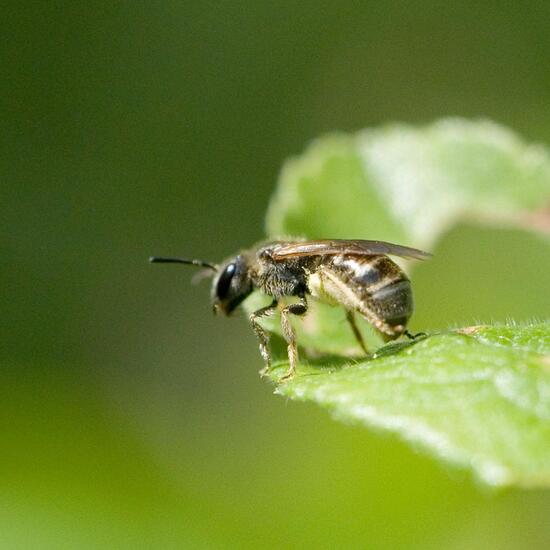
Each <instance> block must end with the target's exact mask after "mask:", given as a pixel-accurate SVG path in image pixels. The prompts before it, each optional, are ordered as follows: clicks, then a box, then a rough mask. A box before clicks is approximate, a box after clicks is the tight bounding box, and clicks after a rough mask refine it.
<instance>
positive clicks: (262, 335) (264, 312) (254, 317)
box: [249, 300, 277, 376]
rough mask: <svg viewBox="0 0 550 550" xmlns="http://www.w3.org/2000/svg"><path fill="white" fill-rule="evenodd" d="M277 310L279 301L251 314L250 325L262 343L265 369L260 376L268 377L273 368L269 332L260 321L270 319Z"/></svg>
mask: <svg viewBox="0 0 550 550" xmlns="http://www.w3.org/2000/svg"><path fill="white" fill-rule="evenodd" d="M276 309H277V300H273V302H271V304H270V305H268V306H266V307H262V308H260V309H258V310H257V311H255V312H254V313H251V314H250V317H249V319H250V324H251V325H252V330H253V331H254V334H255V335H256V338H258V340H259V342H260V354H261V356H262V357H263V360H264V363H265V367H264V368H263V369H262V370H261V371H260V376H266V375H267V373H268V372H269V369H270V367H271V355H270V353H269V336H268V334H267V332H266V331H265V330H264V329H263V328H262V326H261V325H260V323H258V319H260V318H261V317H269V316H271V315H273V314H274V313H275V311H276Z"/></svg>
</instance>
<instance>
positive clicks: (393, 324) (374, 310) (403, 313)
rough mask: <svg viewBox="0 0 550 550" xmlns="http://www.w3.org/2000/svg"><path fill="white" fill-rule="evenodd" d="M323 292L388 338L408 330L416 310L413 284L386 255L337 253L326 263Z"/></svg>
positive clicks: (395, 336)
mask: <svg viewBox="0 0 550 550" xmlns="http://www.w3.org/2000/svg"><path fill="white" fill-rule="evenodd" d="M324 265H325V266H326V267H324V269H322V272H321V274H320V275H321V279H322V286H323V291H324V293H325V294H326V295H328V296H330V297H331V298H332V299H333V300H335V301H337V302H339V303H341V304H342V305H344V307H346V308H347V309H349V310H355V311H357V312H358V313H360V314H361V315H362V316H363V317H365V319H366V320H367V321H368V322H369V323H371V324H372V325H374V327H375V328H376V329H378V330H379V331H380V332H381V333H382V334H383V335H384V336H385V337H386V338H387V339H389V340H391V339H393V338H397V337H398V336H399V335H400V334H402V333H403V331H404V330H405V327H406V324H407V321H408V320H409V318H410V316H411V315H412V312H413V298H412V290H411V283H410V281H409V279H408V278H407V276H406V275H405V273H404V272H403V271H402V270H401V268H400V267H399V266H398V265H397V264H396V263H394V262H393V261H392V260H390V259H389V258H388V257H387V256H334V257H332V258H331V261H330V262H327V263H325V264H324Z"/></svg>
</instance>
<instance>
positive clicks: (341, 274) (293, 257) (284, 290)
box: [150, 239, 431, 380]
mask: <svg viewBox="0 0 550 550" xmlns="http://www.w3.org/2000/svg"><path fill="white" fill-rule="evenodd" d="M388 255H392V256H399V257H401V258H407V259H418V260H424V259H427V258H429V257H430V256H431V254H429V253H427V252H423V251H422V250H417V249H415V248H409V247H407V246H400V245H397V244H392V243H387V242H383V241H366V240H338V239H336V240H317V241H272V242H267V243H261V244H259V245H257V246H255V247H253V248H250V249H248V250H242V251H241V252H239V253H238V254H237V255H236V256H233V257H232V258H230V259H228V260H226V261H224V262H223V263H221V264H219V265H217V264H213V263H210V262H205V261H203V260H190V259H186V258H164V257H156V256H155V257H152V258H150V262H152V263H180V264H187V265H195V266H199V267H203V268H205V269H206V270H208V273H210V272H211V273H212V274H213V276H214V278H213V283H212V291H211V299H212V306H213V309H214V313H219V312H221V313H224V314H225V315H230V314H231V313H232V312H233V311H234V310H235V309H236V308H237V307H238V306H239V305H240V304H241V302H242V301H243V300H244V299H245V298H246V297H247V296H249V294H250V293H251V292H252V291H253V290H255V289H259V290H260V291H262V292H263V293H264V294H267V295H268V296H270V297H271V298H272V302H271V303H270V304H269V305H268V306H266V307H262V308H260V309H258V310H257V311H254V312H253V313H251V314H250V324H251V326H252V329H253V331H254V333H255V334H256V337H257V338H258V341H259V347H260V354H261V355H262V357H263V360H264V363H265V367H264V369H262V371H260V372H261V374H266V373H267V372H268V371H269V369H270V366H271V355H270V351H269V335H268V333H267V332H266V331H265V329H264V328H263V327H262V326H261V325H260V323H259V320H260V319H262V318H266V317H270V316H272V315H274V314H275V313H276V312H277V311H279V312H280V315H281V328H282V333H283V336H284V338H285V340H286V343H287V346H288V348H287V349H288V361H289V369H288V372H287V373H286V374H285V375H284V377H283V380H287V379H290V378H292V377H293V375H294V373H295V371H296V364H297V362H298V351H297V344H296V335H295V332H294V329H293V327H292V325H291V323H290V317H291V316H297V317H302V316H303V315H305V314H306V313H307V310H308V297H311V298H313V299H315V300H319V301H321V302H325V303H329V304H331V305H340V306H343V308H344V309H345V311H346V317H347V320H348V322H349V324H350V327H351V330H352V332H353V334H354V336H355V339H356V340H357V343H358V344H359V346H360V347H361V349H362V350H363V351H364V352H365V354H368V351H367V348H366V346H365V343H364V341H363V337H362V336H361V333H360V332H359V329H358V328H357V325H356V323H355V314H356V313H357V314H359V315H361V316H362V317H363V318H364V319H366V320H367V322H369V323H370V324H371V325H372V326H373V327H374V328H375V329H376V331H377V332H378V333H379V334H380V335H381V336H382V338H383V339H384V340H385V341H389V340H393V339H395V338H398V337H399V336H401V335H403V334H405V335H407V336H409V337H412V335H411V334H410V333H409V332H408V331H407V330H406V326H407V322H408V320H409V318H410V317H411V315H412V313H413V307H414V306H413V295H412V289H411V282H410V280H409V278H408V277H407V275H406V274H405V273H404V272H403V270H402V269H401V268H400V267H399V266H398V265H397V264H396V263H395V262H394V261H392V260H391V259H390V258H389V257H388ZM291 296H293V297H296V298H297V301H296V302H294V303H290V304H286V305H285V304H284V303H281V302H282V300H283V299H284V298H287V297H291Z"/></svg>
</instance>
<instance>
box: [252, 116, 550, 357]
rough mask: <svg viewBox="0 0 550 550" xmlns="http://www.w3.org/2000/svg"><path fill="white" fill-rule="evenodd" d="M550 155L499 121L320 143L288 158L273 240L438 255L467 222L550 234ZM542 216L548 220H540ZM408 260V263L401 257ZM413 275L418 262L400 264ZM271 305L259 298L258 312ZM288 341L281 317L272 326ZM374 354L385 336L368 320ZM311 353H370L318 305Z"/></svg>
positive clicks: (272, 209)
mask: <svg viewBox="0 0 550 550" xmlns="http://www.w3.org/2000/svg"><path fill="white" fill-rule="evenodd" d="M548 204H550V153H549V152H548V150H547V149H546V148H545V147H544V146H542V145H529V144H526V143H524V142H523V141H522V140H521V139H520V138H519V137H518V136H517V135H516V134H514V133H513V132H512V131H510V130H508V129H507V128H504V127H503V126H500V125H498V124H495V123H493V122H489V121H481V122H472V121H468V120H463V119H458V118H453V119H444V120H441V121H438V122H435V123H433V124H430V125H428V126H426V127H420V128H416V127H412V126H409V125H404V124H394V125H390V126H387V127H383V128H380V129H369V130H363V131H361V132H358V133H357V134H354V135H347V134H337V135H331V136H327V137H324V138H321V139H319V140H317V141H315V142H313V143H312V144H311V145H310V147H309V148H308V149H307V150H306V151H305V153H304V154H303V155H301V156H300V157H297V158H293V159H290V160H289V161H287V162H286V163H285V165H284V167H283V169H282V172H281V175H280V178H279V182H278V186H277V189H276V191H275V193H274V196H273V198H272V200H271V203H270V206H269V210H268V213H267V221H266V224H267V233H268V236H269V237H270V238H279V237H305V238H363V239H379V240H386V241H390V242H396V243H399V244H405V245H411V246H414V247H417V248H424V249H427V250H429V251H432V250H433V248H434V246H435V244H436V242H437V241H438V240H439V239H440V238H441V237H442V235H443V234H444V233H445V232H447V231H448V230H449V229H450V228H451V227H452V226H454V225H456V224H457V223H459V222H460V221H468V222H477V223H482V224H490V225H491V226H493V225H495V224H496V225H497V226H499V225H506V226H508V225H515V226H519V227H524V228H528V229H533V230H538V229H541V228H542V229H548V228H550V215H548V214H547V213H546V211H545V210H544V209H545V207H547V205H548ZM537 213H540V214H537ZM398 262H399V260H398ZM399 263H401V265H402V266H403V267H404V269H406V270H409V269H410V268H411V267H413V266H414V264H415V263H418V262H399ZM266 303H267V302H266V300H264V299H263V298H262V297H261V296H258V295H255V296H252V297H251V298H249V300H248V301H247V303H246V304H245V307H246V309H247V311H249V312H250V311H253V310H255V309H258V308H259V307H261V305H265V304H266ZM263 324H264V325H265V327H266V328H267V329H268V330H270V331H272V332H275V333H277V334H281V331H280V326H279V322H278V320H277V319H271V320H269V321H265V322H264V323H263ZM358 324H359V326H360V330H361V331H362V333H363V336H364V338H365V340H366V341H367V344H368V346H369V348H372V347H377V346H379V345H380V343H381V340H380V338H379V336H378V335H377V334H376V333H375V332H374V331H373V330H372V328H371V327H370V326H369V325H368V324H367V323H366V322H363V321H362V319H359V323H358ZM294 326H295V328H296V330H297V333H298V341H299V342H300V344H301V345H302V346H304V347H305V348H307V349H308V350H316V351H320V352H323V353H339V354H343V355H346V356H354V355H360V349H359V348H358V346H357V344H356V341H355V339H354V338H353V334H352V333H351V331H350V329H349V326H348V324H347V323H346V320H345V315H344V312H343V311H341V310H340V309H338V308H333V307H330V306H327V305H324V304H313V306H312V307H311V308H310V312H309V313H308V315H307V318H306V319H304V321H303V322H299V323H294Z"/></svg>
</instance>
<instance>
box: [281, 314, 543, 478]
mask: <svg viewBox="0 0 550 550" xmlns="http://www.w3.org/2000/svg"><path fill="white" fill-rule="evenodd" d="M287 368H288V365H287V364H286V363H285V364H279V365H277V366H276V367H275V368H273V369H272V377H273V379H274V380H275V381H278V380H279V378H280V377H281V376H282V375H283V374H284V373H285V371H286V369H287ZM276 393H278V394H280V395H283V396H286V397H290V398H292V399H297V400H301V401H313V402H315V403H317V404H319V405H321V406H323V407H326V408H328V409H329V410H330V411H331V412H332V413H333V414H334V416H336V417H337V418H339V419H342V420H347V421H353V422H358V423H361V424H364V425H366V426H369V427H373V428H378V429H381V430H385V431H389V432H392V433H395V434H398V435H399V437H401V438H403V439H405V440H406V441H408V442H410V443H411V444H413V445H414V446H415V447H418V448H419V449H423V450H426V451H428V452H430V453H432V454H434V455H436V456H437V457H439V458H440V459H441V460H443V461H445V462H449V463H453V464H456V465H459V466H462V467H465V468H469V469H471V470H472V471H473V473H474V474H475V475H476V476H477V477H478V478H479V479H480V480H482V481H483V482H485V483H486V484H489V485H492V486H505V485H518V486H522V487H535V486H550V323H540V324H533V325H526V326H492V327H488V326H478V327H468V328H465V329H460V330H457V331H453V332H447V333H442V334H437V335H433V336H430V337H428V338H425V339H423V340H420V341H415V342H410V343H409V342H405V343H397V344H388V345H387V346H385V347H383V348H382V349H381V350H379V351H378V352H377V353H376V354H375V355H374V357H373V358H371V359H368V360H363V361H359V362H353V363H350V362H348V363H347V364H345V365H344V366H342V364H341V361H339V360H328V361H314V362H301V363H300V365H299V367H298V371H297V374H296V376H295V377H294V378H293V379H292V380H290V381H288V382H285V383H281V384H279V385H278V386H277V390H276Z"/></svg>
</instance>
